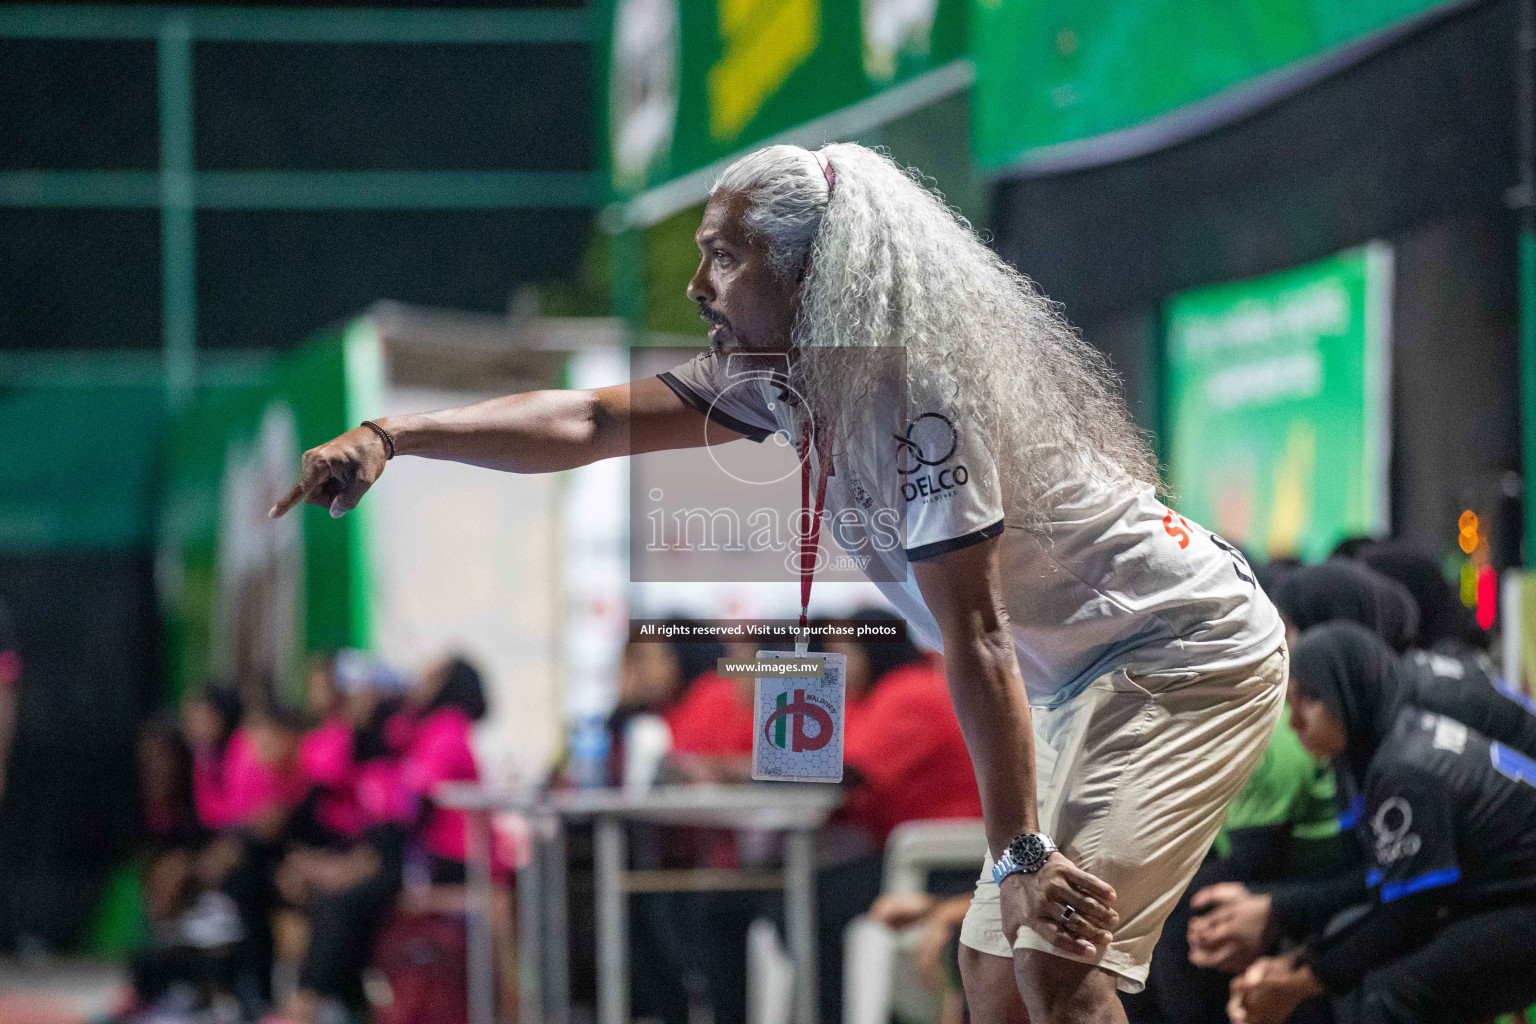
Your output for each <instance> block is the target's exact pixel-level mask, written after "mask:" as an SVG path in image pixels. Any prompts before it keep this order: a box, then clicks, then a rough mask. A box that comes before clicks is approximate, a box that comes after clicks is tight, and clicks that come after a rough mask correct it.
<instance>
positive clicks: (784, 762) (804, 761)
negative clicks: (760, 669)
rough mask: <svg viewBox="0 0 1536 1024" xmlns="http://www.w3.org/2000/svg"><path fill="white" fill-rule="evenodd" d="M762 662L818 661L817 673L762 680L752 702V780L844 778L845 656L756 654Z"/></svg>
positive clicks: (807, 780) (782, 780)
mask: <svg viewBox="0 0 1536 1024" xmlns="http://www.w3.org/2000/svg"><path fill="white" fill-rule="evenodd" d="M757 657H758V659H759V660H761V661H772V660H777V659H789V660H791V661H799V662H807V661H820V662H821V673H820V674H819V675H803V676H793V677H791V676H777V675H769V676H758V677H757V685H756V688H755V692H756V699H755V700H754V702H753V716H752V718H753V728H752V777H753V778H754V779H757V780H758V781H760V782H768V781H780V782H841V781H842V780H843V705H844V699H845V696H846V695H845V693H844V677H845V673H846V670H847V666H848V659H847V658H846V657H845V656H844V655H841V654H796V653H794V652H793V651H758V652H757Z"/></svg>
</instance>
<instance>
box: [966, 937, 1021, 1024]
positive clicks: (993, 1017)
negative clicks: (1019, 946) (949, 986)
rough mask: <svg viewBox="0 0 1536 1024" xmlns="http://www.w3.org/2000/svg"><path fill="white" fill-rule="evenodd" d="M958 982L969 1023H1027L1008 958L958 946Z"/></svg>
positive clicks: (1011, 963)
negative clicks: (963, 993)
mask: <svg viewBox="0 0 1536 1024" xmlns="http://www.w3.org/2000/svg"><path fill="white" fill-rule="evenodd" d="M960 980H961V982H962V984H963V985H964V986H965V1002H966V1008H967V1009H968V1010H969V1011H970V1019H971V1022H972V1024H1029V1016H1028V1014H1026V1013H1025V1012H1024V1001H1023V1000H1022V999H1020V998H1019V989H1018V985H1017V983H1016V982H1015V981H1014V979H1013V961H1012V960H1010V959H1009V958H1008V957H1002V956H993V955H992V954H990V953H983V952H982V951H981V950H979V949H972V948H971V947H970V946H967V945H965V944H964V943H961V945H960Z"/></svg>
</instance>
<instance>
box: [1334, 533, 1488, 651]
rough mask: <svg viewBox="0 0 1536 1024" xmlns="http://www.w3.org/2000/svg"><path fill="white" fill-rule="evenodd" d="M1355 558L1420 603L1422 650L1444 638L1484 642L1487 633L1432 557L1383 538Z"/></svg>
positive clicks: (1444, 639) (1420, 642) (1485, 642)
mask: <svg viewBox="0 0 1536 1024" xmlns="http://www.w3.org/2000/svg"><path fill="white" fill-rule="evenodd" d="M1355 558H1356V559H1357V560H1358V561H1359V562H1360V563H1361V564H1362V565H1365V566H1368V567H1370V568H1372V569H1374V570H1376V571H1377V572H1379V573H1381V574H1382V575H1383V576H1386V577H1389V578H1390V579H1394V580H1396V581H1397V582H1398V583H1401V584H1402V585H1403V587H1404V588H1406V589H1407V591H1408V593H1409V594H1411V595H1412V596H1413V599H1414V602H1415V603H1416V604H1418V606H1419V640H1418V646H1420V647H1423V648H1425V649H1428V648H1431V647H1434V646H1435V645H1436V644H1438V643H1442V642H1444V641H1446V640H1451V641H1460V642H1471V643H1473V644H1474V645H1475V646H1477V647H1480V648H1481V647H1484V646H1486V645H1487V639H1486V634H1484V633H1483V631H1482V630H1481V629H1478V628H1477V623H1476V621H1474V619H1473V618H1472V613H1471V612H1470V611H1469V610H1468V609H1467V608H1466V607H1465V606H1464V605H1463V604H1462V603H1461V601H1460V599H1458V598H1457V596H1456V592H1455V591H1454V590H1452V589H1451V585H1450V584H1449V583H1447V582H1445V577H1444V576H1442V575H1441V574H1440V566H1439V565H1438V564H1436V562H1435V560H1434V559H1433V558H1430V557H1429V556H1428V555H1425V554H1423V553H1421V552H1419V551H1418V550H1417V549H1415V548H1412V547H1409V546H1408V545H1407V544H1402V543H1396V542H1391V541H1382V542H1380V543H1377V544H1369V545H1367V546H1365V547H1363V548H1361V549H1360V550H1359V551H1357V552H1356V553H1355Z"/></svg>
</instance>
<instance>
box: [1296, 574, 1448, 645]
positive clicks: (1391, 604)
mask: <svg viewBox="0 0 1536 1024" xmlns="http://www.w3.org/2000/svg"><path fill="white" fill-rule="evenodd" d="M1271 597H1273V599H1274V602H1275V605H1276V607H1278V608H1279V609H1280V614H1282V615H1284V616H1285V618H1286V620H1287V621H1288V622H1290V624H1291V625H1293V626H1295V627H1296V628H1297V629H1299V630H1301V631H1302V632H1306V631H1307V630H1308V629H1311V628H1312V627H1313V626H1317V625H1321V624H1322V623H1324V622H1333V621H1336V620H1339V619H1342V620H1344V621H1346V622H1358V623H1359V624H1360V625H1362V626H1364V627H1365V628H1367V629H1369V630H1372V631H1373V632H1375V633H1376V634H1377V635H1379V636H1380V637H1381V638H1382V639H1383V640H1385V641H1386V642H1387V646H1389V647H1391V648H1392V649H1393V650H1394V651H1398V652H1399V653H1401V652H1402V651H1405V650H1407V649H1408V646H1409V645H1410V644H1412V643H1413V640H1414V637H1415V636H1416V635H1417V634H1418V630H1419V609H1418V606H1417V605H1416V604H1415V603H1414V600H1413V596H1412V595H1411V594H1409V593H1408V591H1407V590H1406V589H1405V588H1404V587H1403V585H1402V584H1400V583H1398V582H1396V581H1395V580H1390V579H1388V578H1387V577H1385V576H1383V575H1382V574H1381V573H1379V572H1376V571H1375V570H1374V569H1370V568H1367V567H1366V566H1363V565H1361V564H1359V563H1358V562H1351V561H1347V560H1345V559H1340V558H1332V559H1329V560H1328V561H1326V562H1323V563H1322V564H1321V565H1308V566H1305V567H1303V568H1300V569H1297V570H1296V571H1295V572H1293V573H1291V574H1290V575H1289V576H1286V577H1284V578H1283V579H1281V580H1280V582H1279V583H1278V584H1277V585H1276V586H1275V589H1274V591H1273V592H1272V593H1271Z"/></svg>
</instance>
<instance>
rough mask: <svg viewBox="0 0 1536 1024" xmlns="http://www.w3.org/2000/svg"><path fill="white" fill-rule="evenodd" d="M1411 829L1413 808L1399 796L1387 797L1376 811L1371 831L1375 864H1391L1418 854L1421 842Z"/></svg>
mask: <svg viewBox="0 0 1536 1024" xmlns="http://www.w3.org/2000/svg"><path fill="white" fill-rule="evenodd" d="M1412 827H1413V808H1412V807H1410V806H1409V805H1408V801H1407V800H1404V799H1403V798H1402V797H1400V796H1394V797H1389V798H1388V799H1387V800H1384V801H1383V802H1382V805H1381V806H1380V807H1378V808H1377V809H1376V816H1375V817H1374V818H1372V819H1371V831H1372V832H1374V833H1375V834H1376V863H1378V864H1391V863H1392V862H1393V861H1395V860H1401V859H1402V858H1404V857H1412V856H1413V855H1414V854H1416V853H1418V852H1419V849H1420V848H1421V847H1422V846H1423V841H1422V840H1420V839H1419V836H1418V833H1416V832H1410V831H1408V830H1409V829H1410V828H1412Z"/></svg>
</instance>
